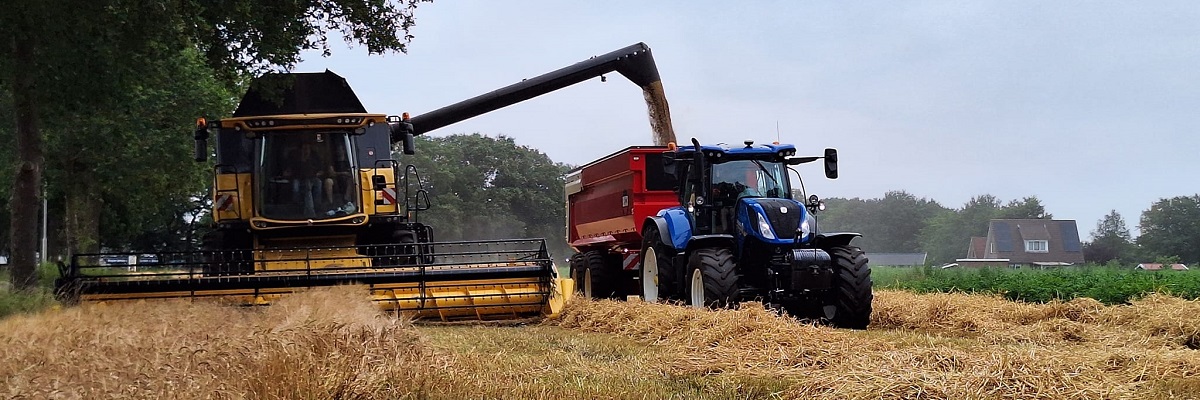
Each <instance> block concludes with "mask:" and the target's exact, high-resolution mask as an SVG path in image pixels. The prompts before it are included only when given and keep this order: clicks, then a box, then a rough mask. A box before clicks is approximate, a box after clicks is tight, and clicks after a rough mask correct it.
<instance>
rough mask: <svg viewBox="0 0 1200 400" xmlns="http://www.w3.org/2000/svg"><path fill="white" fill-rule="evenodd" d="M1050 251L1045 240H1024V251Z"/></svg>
mask: <svg viewBox="0 0 1200 400" xmlns="http://www.w3.org/2000/svg"><path fill="white" fill-rule="evenodd" d="M1049 251H1050V244H1049V243H1048V242H1047V241H1045V240H1026V241H1025V252H1026V253H1046V252H1049Z"/></svg>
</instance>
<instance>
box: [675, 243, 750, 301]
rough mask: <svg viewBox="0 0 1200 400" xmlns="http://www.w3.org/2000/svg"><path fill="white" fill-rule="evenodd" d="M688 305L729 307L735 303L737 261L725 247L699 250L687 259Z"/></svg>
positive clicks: (736, 296) (736, 295)
mask: <svg viewBox="0 0 1200 400" xmlns="http://www.w3.org/2000/svg"><path fill="white" fill-rule="evenodd" d="M688 266H689V267H690V268H689V269H690V270H691V271H690V272H691V273H689V274H688V277H689V281H688V285H687V289H688V305H690V306H692V307H717V308H719V307H729V306H732V305H734V304H737V303H738V301H740V300H741V299H740V298H739V296H738V289H739V285H738V280H739V279H740V278H741V276H739V275H738V273H737V264H735V263H734V262H733V253H732V252H731V251H730V250H729V249H727V248H707V249H699V250H696V251H695V252H693V253H692V255H691V257H689V258H688Z"/></svg>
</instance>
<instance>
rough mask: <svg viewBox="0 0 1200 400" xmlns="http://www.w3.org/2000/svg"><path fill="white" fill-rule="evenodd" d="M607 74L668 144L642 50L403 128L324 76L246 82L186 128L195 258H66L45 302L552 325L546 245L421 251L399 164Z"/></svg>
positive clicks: (412, 182) (560, 296)
mask: <svg viewBox="0 0 1200 400" xmlns="http://www.w3.org/2000/svg"><path fill="white" fill-rule="evenodd" d="M613 71H616V72H618V73H620V74H622V75H624V76H626V77H628V78H629V79H630V80H632V81H634V82H635V83H636V84H638V85H639V86H641V87H642V88H643V89H644V91H645V92H646V96H647V104H648V105H649V106H650V108H651V113H650V114H651V118H652V124H651V125H652V126H653V127H654V129H655V131H656V132H657V133H658V135H659V136H661V137H663V138H664V139H672V140H673V137H674V134H673V133H672V132H671V128H670V114H669V111H668V110H667V108H666V102H665V97H664V96H663V94H662V85H661V82H660V81H659V78H658V71H657V68H656V67H655V64H654V59H653V57H652V56H651V55H650V49H649V48H648V47H646V45H645V44H641V43H639V44H636V45H633V46H629V47H626V48H624V49H621V50H617V51H614V52H612V53H608V54H605V55H602V56H598V57H593V58H591V59H588V60H587V61H584V62H580V63H578V64H575V65H572V66H569V67H566V68H562V69H559V70H557V71H553V72H550V73H547V74H544V75H541V76H538V77H534V78H530V79H527V80H523V81H521V82H520V83H517V84H514V85H511V86H507V87H504V88H501V89H499V90H496V91H493V92H490V93H487V94H484V95H482V96H479V97H475V98H472V99H468V100H465V101H463V102H460V103H456V104H453V105H450V106H447V107H443V108H440V109H438V110H434V111H431V112H429V113H426V114H423V115H419V116H416V117H413V118H409V117H408V115H407V114H404V115H403V116H387V115H384V114H371V113H367V111H366V110H365V108H364V107H363V106H362V103H361V102H359V100H358V97H357V96H356V95H355V94H354V92H353V91H352V90H351V89H350V86H349V84H347V83H346V81H345V79H343V78H342V77H340V76H338V75H336V74H334V73H332V72H328V71H326V72H324V73H289V74H270V75H266V76H264V77H261V78H259V79H256V80H255V81H254V82H252V84H251V87H250V90H249V91H248V92H247V93H246V95H245V96H244V97H243V98H242V101H241V103H240V104H239V105H238V108H237V110H236V111H235V112H234V113H233V116H232V117H230V118H225V119H221V120H216V121H205V120H204V119H200V120H199V121H197V127H196V130H195V132H194V139H195V140H196V151H195V157H196V160H197V161H207V155H208V154H209V153H210V150H209V147H208V138H209V136H210V135H215V136H216V146H215V154H216V163H215V164H214V165H213V175H214V179H213V187H212V196H213V197H212V198H213V209H212V214H211V215H212V220H213V226H212V227H213V229H212V231H211V232H210V233H208V234H207V235H205V236H204V238H203V241H202V248H201V249H200V250H198V251H191V252H160V253H156V254H154V255H153V257H149V258H151V259H152V260H150V261H145V262H135V263H133V264H130V265H111V264H110V263H108V262H106V260H111V259H122V260H134V259H137V257H136V256H137V255H136V254H121V253H108V254H77V255H74V256H72V257H71V259H70V264H64V265H61V266H60V269H61V271H60V273H61V277H60V278H59V279H58V280H57V282H56V289H57V293H58V296H59V297H60V298H61V299H63V300H65V301H72V302H75V301H83V302H97V301H119V300H129V299H155V298H200V297H220V298H230V299H233V300H234V301H236V302H239V303H242V304H267V303H270V302H271V301H272V300H273V299H276V298H278V297H279V296H282V295H285V294H287V293H292V292H295V291H298V290H303V289H305V288H310V287H320V286H333V285H362V286H365V287H366V288H367V290H368V291H369V294H370V297H371V298H372V299H373V300H374V301H375V302H376V304H378V305H379V306H380V307H381V308H382V309H385V310H389V311H395V312H397V313H401V314H405V315H409V316H412V317H416V318H430V319H440V320H451V319H480V320H487V319H510V318H523V317H530V316H538V315H547V316H548V315H554V314H557V313H558V312H559V311H560V310H561V308H562V305H563V303H564V302H565V301H566V299H567V298H568V296H570V294H571V293H572V292H573V291H574V282H573V281H572V280H570V279H564V278H559V277H558V276H557V271H556V269H555V266H554V263H553V262H552V260H551V257H550V255H549V253H548V252H547V250H546V242H545V239H512V240H490V241H463V242H437V241H435V240H434V230H433V228H432V227H430V226H428V225H425V224H424V223H422V222H420V220H419V218H418V217H419V215H420V213H421V212H422V211H425V210H427V209H429V207H430V204H429V195H428V193H427V192H426V190H425V189H424V187H423V186H422V181H421V179H420V176H419V174H418V171H417V169H416V167H414V166H412V165H404V164H402V163H401V162H400V161H399V160H398V156H399V154H400V153H403V154H414V152H415V148H414V147H415V146H414V137H415V136H416V135H420V134H423V133H425V132H428V131H431V130H434V129H437V128H440V127H443V126H446V125H449V124H453V123H455V122H458V121H462V120H465V119H467V118H471V117H474V116H477V115H480V114H483V113H486V112H490V111H493V110H496V109H499V108H503V107H506V106H508V105H512V104H515V103H518V102H521V101H524V100H528V99H531V98H533V97H537V96H540V95H542V94H546V93H549V92H552V91H554V90H558V89H561V88H564V87H567V86H570V85H573V84H575V83H579V82H582V81H585V80H588V79H591V78H594V77H597V76H601V75H602V74H605V73H608V72H613ZM393 145H397V147H398V150H400V151H397V152H394V151H393V149H392V146H393Z"/></svg>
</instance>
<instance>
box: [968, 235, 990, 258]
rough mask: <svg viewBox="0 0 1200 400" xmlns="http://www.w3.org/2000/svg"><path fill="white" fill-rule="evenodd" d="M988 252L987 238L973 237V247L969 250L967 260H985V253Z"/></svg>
mask: <svg viewBox="0 0 1200 400" xmlns="http://www.w3.org/2000/svg"><path fill="white" fill-rule="evenodd" d="M986 251H987V238H986V237H982V236H973V237H971V247H970V248H968V249H967V258H983V256H984V252H986Z"/></svg>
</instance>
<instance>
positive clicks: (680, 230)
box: [649, 208, 692, 250]
mask: <svg viewBox="0 0 1200 400" xmlns="http://www.w3.org/2000/svg"><path fill="white" fill-rule="evenodd" d="M649 220H653V221H655V224H656V225H657V227H658V232H659V235H662V236H661V237H660V239H661V240H662V242H663V243H665V244H668V245H670V246H671V247H672V248H674V249H675V250H683V249H685V248H687V246H688V241H689V240H691V239H692V222H691V220H690V219H689V218H688V215H687V211H684V210H683V209H682V208H668V209H665V210H661V211H659V212H658V215H656V216H653V217H650V218H649Z"/></svg>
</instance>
